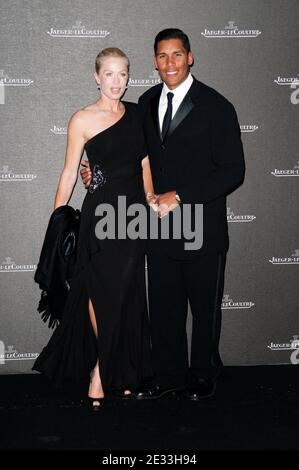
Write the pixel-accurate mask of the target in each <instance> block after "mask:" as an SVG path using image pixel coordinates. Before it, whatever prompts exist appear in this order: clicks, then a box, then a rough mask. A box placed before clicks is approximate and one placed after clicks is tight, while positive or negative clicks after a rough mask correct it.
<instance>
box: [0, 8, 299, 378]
mask: <svg viewBox="0 0 299 470" xmlns="http://www.w3.org/2000/svg"><path fill="white" fill-rule="evenodd" d="M0 22H1V33H0V34H1V61H0V103H1V104H0V109H1V139H2V145H1V152H0V198H1V206H2V210H1V215H0V226H1V250H0V283H1V286H0V287H1V297H0V298H1V316H0V373H2V374H7V373H27V372H31V367H32V364H33V360H34V359H35V358H36V357H37V355H38V354H39V352H40V351H41V349H42V348H43V346H44V345H45V344H46V342H47V341H48V339H49V337H50V335H51V334H52V330H50V329H49V328H48V327H47V326H46V325H45V324H44V323H43V322H42V320H41V318H40V315H39V314H38V312H37V304H38V301H39V298H40V290H39V287H38V285H37V284H36V283H35V282H34V279H33V278H34V272H35V269H36V266H37V263H38V259H39V255H40V250H41V246H42V242H43V239H44V235H45V231H46V227H47V224H48V220H49V216H50V214H51V213H52V210H53V202H54V196H55V192H56V187H57V183H58V179H59V175H60V172H61V170H62V167H63V163H64V155H65V147H66V129H67V123H68V120H69V118H70V116H71V115H72V114H73V113H74V112H75V111H76V110H78V109H80V108H82V107H84V106H85V105H87V104H88V103H92V102H94V101H96V100H97V98H98V93H99V92H98V90H97V86H96V83H95V81H94V78H93V72H94V60H95V57H96V55H97V54H98V52H99V51H100V50H101V49H103V48H105V47H109V46H110V47H111V46H117V47H121V48H122V49H123V50H124V51H125V52H126V53H127V54H128V56H129V58H130V60H131V69H130V81H129V86H128V90H127V93H126V97H125V99H126V100H128V101H134V102H136V101H137V99H138V97H139V96H140V95H141V94H142V93H143V92H144V91H146V90H147V89H148V88H149V87H151V86H153V85H155V84H156V83H158V82H159V76H158V74H157V71H156V70H155V68H154V66H153V62H152V57H153V40H154V37H155V35H156V34H157V32H158V31H160V30H161V29H164V28H167V27H179V28H181V29H183V30H184V31H185V32H186V33H187V34H188V35H189V37H190V41H191V46H192V50H193V53H194V56H195V63H194V66H193V68H192V73H193V75H194V76H195V77H196V78H198V79H199V80H201V81H202V82H204V83H206V84H208V85H209V86H211V87H213V88H215V89H216V90H218V91H219V92H220V93H222V94H223V95H224V96H226V97H227V98H228V99H229V100H230V101H231V102H232V103H233V104H234V106H235V108H236V111H237V114H238V118H239V123H240V127H241V131H242V141H243V146H244V152H245V160H246V178H245V182H244V184H243V185H242V186H241V187H240V188H239V189H237V190H236V191H235V192H234V193H233V194H231V195H230V196H229V197H228V213H227V217H228V222H229V233H230V250H229V254H228V261H227V269H226V280H225V289H224V297H223V304H222V307H223V320H222V334H221V343H220V346H221V355H222V359H223V362H224V364H225V365H257V364H290V363H291V362H293V363H297V362H299V354H298V353H299V351H298V348H299V336H297V335H299V322H298V278H299V276H298V273H299V239H298V228H299V223H298V221H299V217H298V200H299V198H298V196H299V194H298V183H299V178H298V177H299V162H298V160H299V158H298V145H299V132H298V111H299V76H298V40H299V30H298V23H299V4H298V2H297V1H296V0H287V1H286V0H276V1H271V0H226V1H225V2H224V1H222V0H188V1H183V2H182V1H181V0H163V2H161V1H160V0H151V1H148V0H138V1H136V0H114V1H113V2H112V1H111V2H109V1H108V2H107V1H106V0H85V1H84V2H83V1H82V0H81V1H80V2H79V1H77V0H72V1H71V0H60V1H59V2H58V1H57V0H51V1H50V2H44V1H43V0H32V1H30V2H23V1H21V0H10V1H9V2H5V3H4V5H3V6H2V14H1V18H0ZM84 195H85V189H84V187H83V185H82V184H81V180H80V178H79V179H78V183H77V185H76V188H75V191H74V193H73V196H72V199H71V201H70V204H71V205H72V206H74V207H77V208H80V207H81V204H82V201H83V198H84ZM191 321H192V319H191V315H189V318H188V325H187V327H188V332H189V334H190V327H191Z"/></svg>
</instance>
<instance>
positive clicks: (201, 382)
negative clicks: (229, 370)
mask: <svg viewBox="0 0 299 470" xmlns="http://www.w3.org/2000/svg"><path fill="white" fill-rule="evenodd" d="M215 388H216V382H215V381H213V380H210V379H197V380H196V381H194V382H193V383H192V384H191V385H190V386H189V387H188V388H187V390H186V393H185V396H186V398H187V399H188V400H192V401H198V400H201V399H202V398H208V397H211V396H212V395H214V392H215Z"/></svg>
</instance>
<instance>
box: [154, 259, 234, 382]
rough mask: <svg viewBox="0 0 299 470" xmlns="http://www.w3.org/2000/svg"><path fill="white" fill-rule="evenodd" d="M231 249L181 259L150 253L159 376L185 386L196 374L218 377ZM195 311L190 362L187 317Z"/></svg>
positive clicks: (205, 376)
mask: <svg viewBox="0 0 299 470" xmlns="http://www.w3.org/2000/svg"><path fill="white" fill-rule="evenodd" d="M225 262H226V254H225V253H220V254H211V255H202V256H200V257H197V258H196V259H195V260H191V261H190V260H175V259H172V258H169V257H167V256H164V255H156V254H149V255H148V256H147V264H148V289H149V314H150V325H151V337H152V354H153V366H154V372H155V381H156V383H158V384H159V385H161V386H163V387H173V386H176V387H180V386H184V385H186V384H188V382H189V383H190V381H192V380H193V379H194V378H198V377H203V378H210V379H212V380H213V379H216V378H217V376H218V375H219V373H220V370H221V367H222V361H221V358H220V355H219V351H218V345H219V337H220V329H221V302H222V296H223V286H224V270H225ZM188 300H189V302H190V307H191V312H192V340H191V357H190V366H189V361H188V344H187V333H186V319H187V313H188Z"/></svg>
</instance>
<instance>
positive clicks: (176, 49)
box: [154, 39, 193, 90]
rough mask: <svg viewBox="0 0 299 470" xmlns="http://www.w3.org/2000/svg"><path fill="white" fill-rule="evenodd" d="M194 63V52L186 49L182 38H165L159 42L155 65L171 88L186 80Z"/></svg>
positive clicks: (162, 78)
mask: <svg viewBox="0 0 299 470" xmlns="http://www.w3.org/2000/svg"><path fill="white" fill-rule="evenodd" d="M192 63H193V54H192V52H187V51H186V49H184V46H183V43H182V41H181V40H180V39H165V40H163V41H160V42H159V43H158V45H157V52H156V55H155V57H154V65H155V67H156V68H157V69H158V71H159V74H160V77H161V80H163V82H165V83H166V85H167V86H168V88H169V89H170V90H174V89H175V88H176V87H178V86H179V85H180V84H181V83H183V81H184V80H186V78H187V77H188V74H189V66H190V65H191V64H192Z"/></svg>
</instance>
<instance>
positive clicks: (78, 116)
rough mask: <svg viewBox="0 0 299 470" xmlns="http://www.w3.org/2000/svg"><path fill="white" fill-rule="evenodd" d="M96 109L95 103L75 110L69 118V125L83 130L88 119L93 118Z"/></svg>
mask: <svg viewBox="0 0 299 470" xmlns="http://www.w3.org/2000/svg"><path fill="white" fill-rule="evenodd" d="M96 111H97V107H96V105H95V104H90V105H87V106H85V107H84V108H82V109H79V110H78V111H75V112H74V113H73V114H72V116H71V117H70V119H69V127H73V128H77V129H79V128H81V129H82V130H83V129H84V128H85V126H86V125H88V124H89V121H90V120H91V119H92V118H93V116H94V114H95V113H96Z"/></svg>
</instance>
